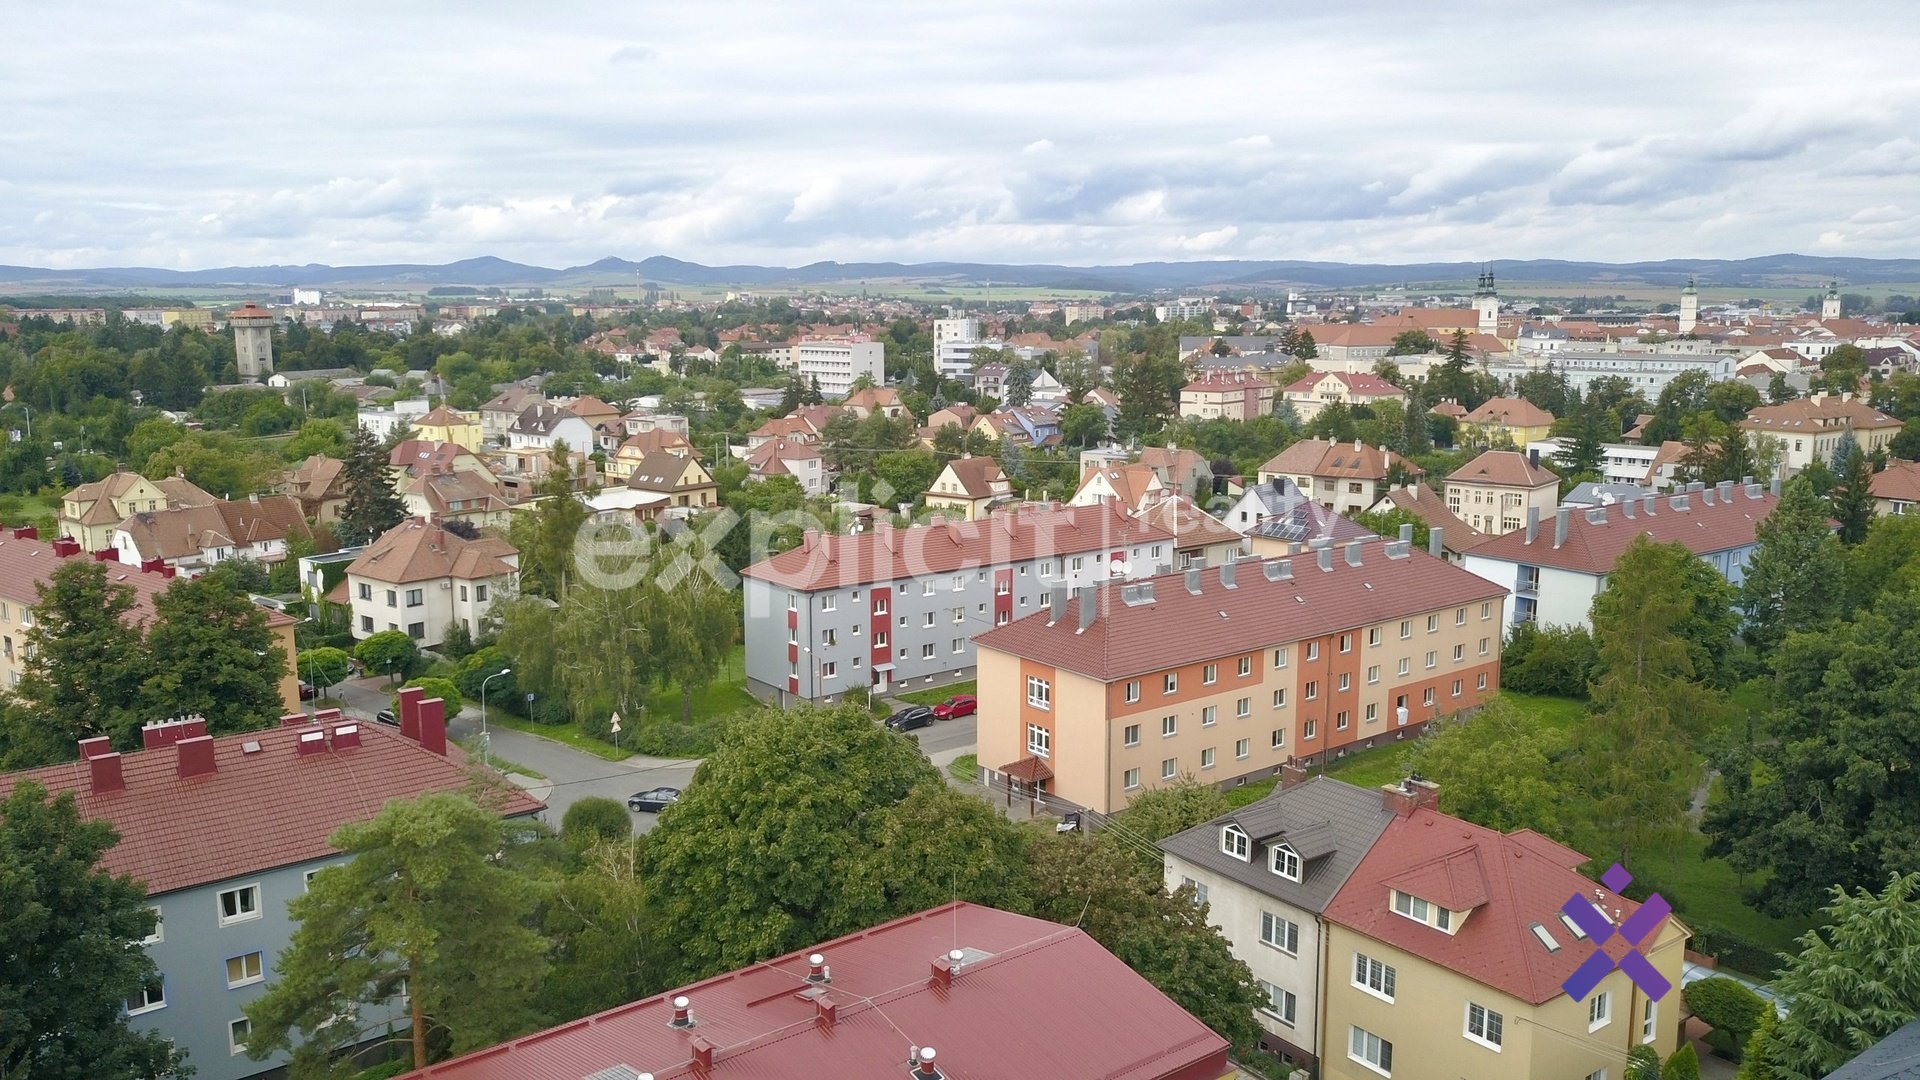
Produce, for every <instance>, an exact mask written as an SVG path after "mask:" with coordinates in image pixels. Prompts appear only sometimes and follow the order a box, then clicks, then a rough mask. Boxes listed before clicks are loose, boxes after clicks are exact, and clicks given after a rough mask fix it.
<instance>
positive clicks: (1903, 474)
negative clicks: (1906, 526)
mask: <svg viewBox="0 0 1920 1080" xmlns="http://www.w3.org/2000/svg"><path fill="white" fill-rule="evenodd" d="M1870 490H1871V491H1872V492H1873V512H1874V513H1876V514H1883V515H1884V514H1912V513H1915V512H1916V510H1915V507H1920V462H1912V461H1889V462H1887V467H1886V468H1884V469H1882V470H1880V471H1879V472H1877V473H1874V474H1873V485H1872V488H1871V489H1870Z"/></svg>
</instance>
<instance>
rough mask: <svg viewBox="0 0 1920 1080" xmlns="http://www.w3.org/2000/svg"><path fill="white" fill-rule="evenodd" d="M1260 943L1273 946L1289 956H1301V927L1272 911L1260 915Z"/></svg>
mask: <svg viewBox="0 0 1920 1080" xmlns="http://www.w3.org/2000/svg"><path fill="white" fill-rule="evenodd" d="M1260 941H1261V943H1262V944H1266V945H1271V946H1273V947H1274V948H1276V949H1279V950H1280V951H1281V952H1283V953H1286V954H1287V955H1289V956H1298V955H1299V954H1300V926H1299V924H1298V923H1294V922H1291V921H1289V920H1287V919H1283V918H1281V917H1280V916H1278V915H1275V914H1274V913H1273V912H1271V911H1263V912H1261V913H1260Z"/></svg>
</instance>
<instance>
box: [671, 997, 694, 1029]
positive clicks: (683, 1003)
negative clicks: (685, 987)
mask: <svg viewBox="0 0 1920 1080" xmlns="http://www.w3.org/2000/svg"><path fill="white" fill-rule="evenodd" d="M667 1026H668V1027H676V1028H690V1027H692V1026H693V1001H692V1000H691V999H690V998H688V997H687V996H686V995H685V994H682V995H680V996H679V997H677V998H674V999H673V1022H672V1023H670V1024H668V1025H667Z"/></svg>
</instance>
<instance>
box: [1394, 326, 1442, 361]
mask: <svg viewBox="0 0 1920 1080" xmlns="http://www.w3.org/2000/svg"><path fill="white" fill-rule="evenodd" d="M1439 351H1440V343H1439V342H1437V341H1435V340H1433V338H1432V336H1430V335H1429V334H1428V333H1427V332H1426V331H1425V330H1418V329H1415V330H1402V331H1401V332H1399V333H1398V334H1395V335H1393V347H1392V348H1389V349H1388V350H1387V355H1388V356H1424V355H1426V354H1427V353H1435V352H1439Z"/></svg>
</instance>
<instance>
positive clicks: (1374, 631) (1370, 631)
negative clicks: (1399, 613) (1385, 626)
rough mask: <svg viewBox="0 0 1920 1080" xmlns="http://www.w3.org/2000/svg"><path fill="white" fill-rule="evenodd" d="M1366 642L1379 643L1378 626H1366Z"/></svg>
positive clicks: (1369, 643) (1370, 643)
mask: <svg viewBox="0 0 1920 1080" xmlns="http://www.w3.org/2000/svg"><path fill="white" fill-rule="evenodd" d="M1367 644H1368V645H1378V644H1380V628H1379V627H1377V626H1369V627H1367Z"/></svg>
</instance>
